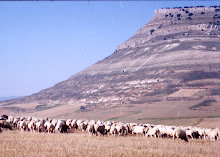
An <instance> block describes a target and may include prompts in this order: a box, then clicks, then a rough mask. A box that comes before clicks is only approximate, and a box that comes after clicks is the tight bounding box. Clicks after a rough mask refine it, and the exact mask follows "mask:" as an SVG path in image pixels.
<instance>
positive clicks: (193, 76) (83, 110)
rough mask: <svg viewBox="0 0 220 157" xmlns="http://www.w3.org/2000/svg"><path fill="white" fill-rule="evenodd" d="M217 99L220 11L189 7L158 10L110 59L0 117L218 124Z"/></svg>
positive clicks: (8, 105) (6, 105) (8, 107)
mask: <svg viewBox="0 0 220 157" xmlns="http://www.w3.org/2000/svg"><path fill="white" fill-rule="evenodd" d="M219 95H220V7H219V6H214V7H194V8H189V7H185V8H174V9H159V10H155V13H154V16H153V18H152V20H151V21H150V22H149V23H148V24H146V25H144V26H143V27H142V28H141V29H140V30H138V32H137V33H136V34H135V35H134V36H132V37H131V38H130V39H128V40H127V41H125V42H124V43H122V44H121V45H119V46H118V48H117V50H116V51H115V52H114V53H113V54H112V55H110V56H108V57H106V58H105V59H103V60H102V61H99V62H97V63H95V64H94V65H91V66H90V67H88V68H87V69H85V70H83V71H82V72H80V73H78V74H76V75H73V76H71V77H70V78H69V79H67V80H66V81H63V82H60V83H58V84H56V85H55V86H53V87H51V88H48V89H45V90H42V91H41V92H39V93H36V94H33V95H31V96H27V97H23V98H20V99H15V100H13V101H8V102H3V103H2V105H1V106H0V110H1V109H2V110H4V111H5V112H17V113H19V112H21V113H27V114H33V115H43V116H51V117H62V116H63V115H65V116H66V117H68V116H69V117H74V116H81V117H83V118H84V117H85V118H88V117H91V118H100V117H101V118H102V119H103V114H104V115H105V118H106V119H111V118H112V117H114V118H115V119H117V118H120V117H126V118H130V119H135V120H136V121H137V119H139V120H140V121H141V119H144V118H145V119H146V118H160V117H177V116H178V117H192V116H197V117H204V116H205V117H207V116H213V117H216V116H217V117H218V116H220V107H219V105H218V104H219ZM28 104H31V105H29V107H24V106H28ZM19 105H20V106H19ZM157 105H159V106H157ZM30 106H31V107H30ZM180 106H181V107H180ZM65 107H66V109H64V108H65ZM56 109H57V111H56V112H55V110H56ZM119 109H120V114H119ZM161 109H162V110H163V111H162V110H161ZM52 110H53V111H54V113H51V112H50V111H52ZM50 113H51V114H50ZM100 114H101V115H100ZM134 115H135V116H134ZM137 117H138V118H137ZM126 118H124V119H122V120H126Z"/></svg>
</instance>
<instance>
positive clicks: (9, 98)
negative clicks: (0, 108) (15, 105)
mask: <svg viewBox="0 0 220 157" xmlns="http://www.w3.org/2000/svg"><path fill="white" fill-rule="evenodd" d="M17 98H21V96H9V97H0V101H5V100H12V99H17Z"/></svg>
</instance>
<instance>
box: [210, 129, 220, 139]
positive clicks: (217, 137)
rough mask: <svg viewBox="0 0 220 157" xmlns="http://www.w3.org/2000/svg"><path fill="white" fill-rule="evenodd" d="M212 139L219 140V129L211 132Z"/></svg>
mask: <svg viewBox="0 0 220 157" xmlns="http://www.w3.org/2000/svg"><path fill="white" fill-rule="evenodd" d="M209 139H210V141H219V135H218V131H217V130H212V131H211V132H210V134H209Z"/></svg>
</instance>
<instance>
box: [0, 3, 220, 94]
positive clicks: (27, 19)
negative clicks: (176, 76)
mask: <svg viewBox="0 0 220 157" xmlns="http://www.w3.org/2000/svg"><path fill="white" fill-rule="evenodd" d="M197 5H204V6H210V5H220V2H219V1H205V2H204V1H203V2H202V1H194V2H189V1H181V2H179V1H176V2H175V1H168V2H167V1H156V2H155V1H145V2H144V1H141V2H135V1H84V2H79V1H77V2H0V72H1V75H0V97H5V96H25V95H30V94H33V93H36V92H39V91H40V90H42V89H45V88H48V87H51V86H53V85H55V84H56V83H58V82H60V81H64V80H66V79H68V78H69V77H70V76H72V75H74V74H76V73H77V72H80V71H81V70H83V69H85V68H86V67H88V66H90V65H92V64H94V63H95V62H97V61H98V60H102V59H103V58H105V57H107V56H109V55H111V54H112V53H113V52H114V50H115V49H116V48H117V46H118V45H120V44H121V43H122V42H124V41H125V40H127V39H128V38H129V37H131V36H132V35H134V34H135V33H136V32H137V31H138V30H139V29H140V28H141V27H142V26H143V25H144V24H147V23H148V22H149V21H150V20H151V18H152V16H153V12H154V10H155V9H159V8H162V7H175V6H176V7H178V6H182V7H183V6H197Z"/></svg>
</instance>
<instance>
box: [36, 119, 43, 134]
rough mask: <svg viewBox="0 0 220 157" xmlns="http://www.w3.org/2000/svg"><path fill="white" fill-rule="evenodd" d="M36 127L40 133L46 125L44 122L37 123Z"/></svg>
mask: <svg viewBox="0 0 220 157" xmlns="http://www.w3.org/2000/svg"><path fill="white" fill-rule="evenodd" d="M35 125H36V130H37V131H38V132H42V131H43V130H44V123H43V122H42V121H40V122H36V123H35Z"/></svg>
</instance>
